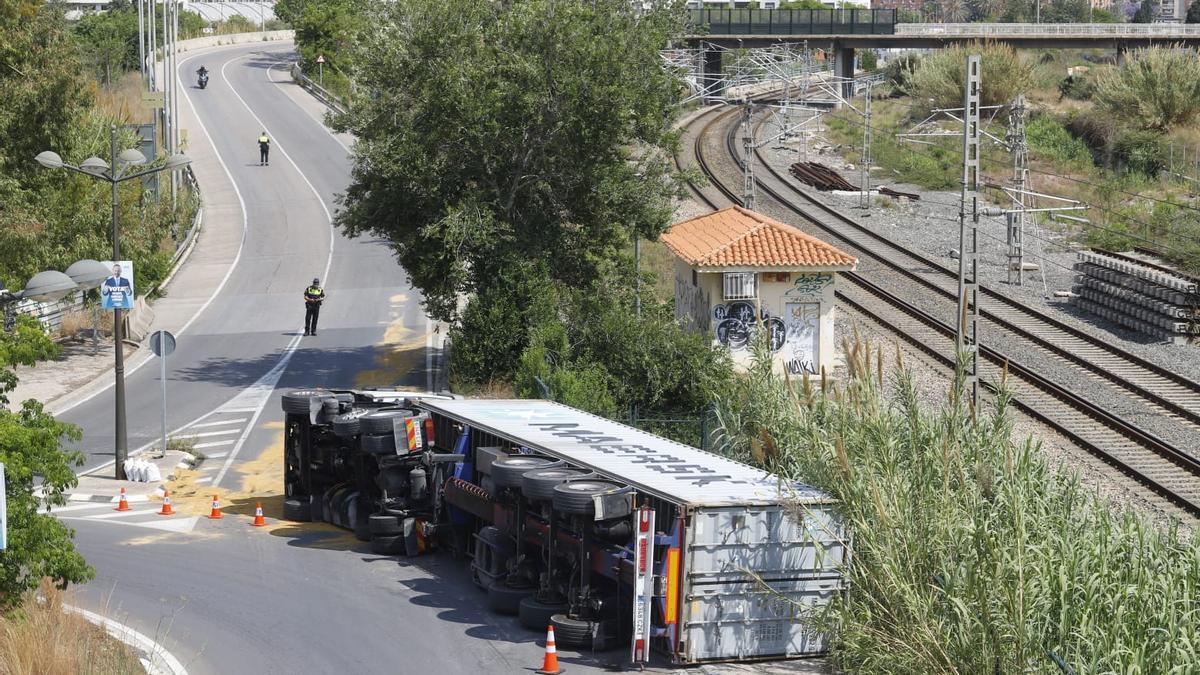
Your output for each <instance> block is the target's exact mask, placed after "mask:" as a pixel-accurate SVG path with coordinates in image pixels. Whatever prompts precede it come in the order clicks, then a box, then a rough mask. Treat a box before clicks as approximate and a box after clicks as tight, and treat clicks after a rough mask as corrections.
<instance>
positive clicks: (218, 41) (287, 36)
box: [178, 30, 296, 54]
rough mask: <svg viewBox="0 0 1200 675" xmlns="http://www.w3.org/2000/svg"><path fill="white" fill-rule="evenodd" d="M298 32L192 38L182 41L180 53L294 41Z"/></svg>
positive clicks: (264, 32)
mask: <svg viewBox="0 0 1200 675" xmlns="http://www.w3.org/2000/svg"><path fill="white" fill-rule="evenodd" d="M295 38H296V31H294V30H269V31H255V32H253V33H234V34H232V35H209V36H207V37H201V38H192V39H191V40H180V41H179V43H178V45H179V52H180V53H181V54H182V53H183V52H190V51H194V50H197V49H204V48H206V47H220V46H222V45H244V44H250V43H253V42H279V41H281V40H294V39H295Z"/></svg>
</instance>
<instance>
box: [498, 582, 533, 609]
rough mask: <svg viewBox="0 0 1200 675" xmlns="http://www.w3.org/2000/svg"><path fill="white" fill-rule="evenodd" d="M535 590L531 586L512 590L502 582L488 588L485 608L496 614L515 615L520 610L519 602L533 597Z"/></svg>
mask: <svg viewBox="0 0 1200 675" xmlns="http://www.w3.org/2000/svg"><path fill="white" fill-rule="evenodd" d="M536 592H537V589H536V588H534V587H533V586H526V587H523V588H512V587H510V586H508V585H507V584H505V583H504V582H503V581H497V582H496V583H494V584H492V585H491V586H488V589H487V606H488V609H490V610H492V611H493V612H496V613H497V614H516V613H517V612H518V611H519V610H520V608H521V601H522V600H524V599H525V598H529V597H533V594H534V593H536Z"/></svg>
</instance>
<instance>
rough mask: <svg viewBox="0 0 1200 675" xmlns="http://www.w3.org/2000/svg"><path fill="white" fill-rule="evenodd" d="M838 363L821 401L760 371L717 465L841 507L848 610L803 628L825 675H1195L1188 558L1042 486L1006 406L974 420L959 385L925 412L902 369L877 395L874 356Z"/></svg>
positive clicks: (1042, 466) (1072, 483)
mask: <svg viewBox="0 0 1200 675" xmlns="http://www.w3.org/2000/svg"><path fill="white" fill-rule="evenodd" d="M847 352H848V355H847V359H846V361H847V365H848V367H849V370H850V376H849V378H848V379H847V380H846V381H844V382H841V383H839V384H838V385H837V386H836V387H833V388H832V389H831V391H830V393H829V394H825V393H823V392H822V391H814V389H813V388H811V387H808V386H797V387H791V386H789V385H788V384H787V383H784V382H781V381H780V380H779V378H778V377H775V376H772V375H771V373H770V370H769V368H763V367H761V366H759V367H757V368H755V369H754V370H753V371H752V372H751V373H750V374H749V375H748V376H747V377H746V378H743V379H739V380H738V381H737V383H736V385H735V387H734V388H733V389H732V390H730V391H729V392H728V394H727V395H726V396H724V397H723V398H722V401H721V404H720V405H719V407H718V416H719V419H720V421H721V428H720V431H719V439H720V441H721V443H722V445H723V449H724V451H725V452H727V453H729V454H731V455H733V456H735V457H738V458H742V459H745V460H748V461H751V462H754V463H756V464H758V465H759V466H763V467H764V468H768V469H771V470H774V471H777V472H778V473H779V474H780V475H782V476H783V477H785V478H786V479H793V480H799V481H802V482H804V483H807V484H810V485H814V486H816V487H818V488H821V489H823V490H826V491H828V492H830V493H831V494H832V495H833V496H834V497H835V498H837V499H838V500H839V502H840V503H839V504H838V514H839V517H840V518H841V520H842V523H843V524H844V525H845V526H846V527H847V529H848V530H849V534H851V535H852V536H853V539H852V541H853V546H854V564H853V565H851V566H850V567H848V568H847V569H846V570H845V573H846V575H847V577H848V581H849V584H848V585H849V588H850V593H849V595H848V596H846V597H844V598H843V597H841V596H835V597H834V598H833V601H832V604H831V605H830V606H829V608H828V610H827V611H826V612H825V613H822V614H815V615H814V614H809V615H808V616H809V617H811V619H812V620H813V621H814V623H816V625H818V626H820V627H822V628H824V629H827V630H829V631H831V635H830V637H831V651H832V657H833V660H834V662H835V665H836V666H837V668H838V669H840V670H841V671H844V672H856V673H857V672H862V673H1057V672H1059V670H1058V668H1056V667H1055V665H1054V664H1053V662H1052V661H1051V660H1050V658H1049V655H1048V652H1051V651H1052V652H1054V653H1055V654H1056V655H1058V656H1059V657H1061V658H1062V660H1063V661H1065V662H1066V663H1067V664H1070V665H1071V666H1073V667H1074V668H1075V669H1077V670H1078V671H1079V672H1112V673H1185V672H1192V670H1193V669H1194V664H1195V645H1197V644H1200V612H1196V611H1195V592H1194V590H1193V589H1195V588H1196V587H1197V585H1198V584H1200V546H1196V545H1195V544H1194V543H1189V542H1187V541H1184V540H1181V537H1180V535H1179V533H1178V532H1177V531H1176V530H1175V529H1168V530H1166V531H1160V530H1159V529H1157V528H1156V527H1155V525H1154V524H1153V523H1151V522H1149V521H1148V520H1147V519H1145V518H1143V517H1141V516H1139V515H1136V514H1134V513H1131V512H1125V513H1119V514H1116V515H1114V512H1113V509H1114V505H1113V504H1112V503H1110V502H1108V501H1107V500H1105V499H1103V498H1101V497H1099V496H1097V495H1096V493H1095V492H1094V491H1093V490H1092V489H1089V488H1085V487H1084V486H1082V485H1080V483H1079V482H1078V479H1077V478H1076V477H1075V476H1072V475H1069V474H1067V473H1066V472H1067V471H1069V470H1070V467H1066V468H1064V469H1063V470H1062V471H1063V473H1059V472H1057V471H1055V470H1053V469H1051V468H1050V467H1049V466H1048V464H1047V461H1046V458H1045V457H1044V456H1043V454H1042V453H1041V451H1040V448H1039V447H1038V446H1037V444H1035V443H1034V442H1032V441H1030V440H1028V439H1020V438H1017V437H1016V436H1015V434H1014V433H1013V431H1012V427H1011V415H1010V406H1009V399H1008V397H1007V396H1006V395H1001V396H1000V397H999V398H998V401H997V403H996V405H995V408H994V409H993V410H992V411H991V414H988V413H987V412H984V411H982V410H981V411H980V413H979V419H978V420H977V421H976V420H974V419H973V417H974V415H973V413H972V411H971V410H970V409H969V407H968V405H967V404H966V402H965V401H964V399H963V397H962V396H961V393H962V388H961V385H959V386H957V387H956V391H958V392H959V396H957V397H955V398H954V399H952V401H951V402H950V403H948V404H946V405H945V406H944V407H943V408H942V409H940V410H933V411H931V410H928V409H927V408H925V407H924V406H923V404H922V403H921V401H922V400H924V399H925V398H926V397H925V395H924V394H923V393H922V392H920V391H919V389H918V385H917V383H916V382H915V381H914V378H913V377H912V375H911V374H910V373H907V372H905V371H904V369H903V368H902V366H901V365H900V364H897V368H896V370H897V371H898V372H897V374H896V375H895V376H893V377H892V379H891V384H890V386H889V385H886V384H885V380H884V375H883V368H882V365H883V364H881V361H882V355H876V354H873V353H872V350H871V349H870V348H869V347H867V346H865V345H854V346H852V347H850V348H848V349H847ZM792 384H796V383H792ZM797 388H798V389H800V391H796V389H797ZM887 394H890V395H887ZM1118 508H1119V507H1118ZM793 513H794V514H795V517H797V518H802V517H803V507H802V506H800V505H796V506H795V509H794V511H793ZM804 522H808V521H807V520H806V521H804ZM796 609H797V611H804V609H805V608H800V607H797V608H796Z"/></svg>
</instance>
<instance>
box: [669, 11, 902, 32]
mask: <svg viewBox="0 0 1200 675" xmlns="http://www.w3.org/2000/svg"><path fill="white" fill-rule="evenodd" d="M688 19H689V23H690V24H691V26H692V32H697V31H705V30H706V31H707V34H708V35H713V36H717V35H891V34H892V33H895V32H896V10H894V9H693V10H689V11H688Z"/></svg>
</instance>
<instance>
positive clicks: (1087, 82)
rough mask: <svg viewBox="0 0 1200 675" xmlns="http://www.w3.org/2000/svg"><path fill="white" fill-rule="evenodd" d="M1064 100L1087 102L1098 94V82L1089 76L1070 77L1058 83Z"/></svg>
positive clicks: (1059, 91)
mask: <svg viewBox="0 0 1200 675" xmlns="http://www.w3.org/2000/svg"><path fill="white" fill-rule="evenodd" d="M1058 93H1059V94H1061V95H1062V97H1063V98H1070V99H1075V100H1076V101H1087V100H1089V99H1091V98H1092V96H1093V95H1094V94H1095V93H1096V82H1095V81H1094V80H1093V79H1092V78H1090V77H1088V76H1087V75H1068V76H1067V77H1064V78H1063V79H1062V81H1061V82H1059V83H1058Z"/></svg>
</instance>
